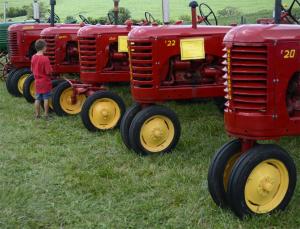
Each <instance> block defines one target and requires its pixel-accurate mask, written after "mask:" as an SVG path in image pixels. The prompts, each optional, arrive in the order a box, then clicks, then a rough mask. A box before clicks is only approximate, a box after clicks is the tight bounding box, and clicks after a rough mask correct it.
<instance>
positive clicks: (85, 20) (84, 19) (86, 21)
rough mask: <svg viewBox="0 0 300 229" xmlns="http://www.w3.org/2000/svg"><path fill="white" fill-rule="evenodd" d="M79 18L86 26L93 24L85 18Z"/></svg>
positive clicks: (81, 16)
mask: <svg viewBox="0 0 300 229" xmlns="http://www.w3.org/2000/svg"><path fill="white" fill-rule="evenodd" d="M79 17H80V19H81V20H82V22H84V23H85V24H91V22H90V21H89V20H88V19H87V18H86V17H85V16H83V15H81V14H79Z"/></svg>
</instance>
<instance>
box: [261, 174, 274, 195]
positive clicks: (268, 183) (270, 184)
mask: <svg viewBox="0 0 300 229" xmlns="http://www.w3.org/2000/svg"><path fill="white" fill-rule="evenodd" d="M274 187H275V181H274V179H272V178H271V177H270V176H266V177H265V178H263V179H262V180H261V181H260V184H259V186H258V192H259V194H260V195H262V196H267V195H268V194H269V193H270V192H272V191H273V190H274Z"/></svg>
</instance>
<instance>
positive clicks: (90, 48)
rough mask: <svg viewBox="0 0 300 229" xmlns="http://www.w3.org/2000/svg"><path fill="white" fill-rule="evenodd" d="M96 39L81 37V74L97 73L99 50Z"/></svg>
mask: <svg viewBox="0 0 300 229" xmlns="http://www.w3.org/2000/svg"><path fill="white" fill-rule="evenodd" d="M96 48H97V46H96V38H94V37H80V38H79V50H80V68H81V72H96V66H97V55H96V53H97V50H96Z"/></svg>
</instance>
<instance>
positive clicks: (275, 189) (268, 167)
mask: <svg viewBox="0 0 300 229" xmlns="http://www.w3.org/2000/svg"><path fill="white" fill-rule="evenodd" d="M288 186H289V174H288V171H287V168H286V167H285V165H284V164H283V163H282V162H281V161H279V160H275V159H270V160H266V161H263V162H261V163H260V164H258V165H257V166H256V167H255V168H254V169H253V171H252V172H251V174H250V175H249V177H248V179H247V182H246V186H245V200H246V204H247V206H248V207H249V208H250V209H251V211H253V212H254V213H257V214H263V213H268V212H270V211H272V210H274V209H275V208H276V207H278V205H279V204H280V203H281V202H282V200H283V199H284V197H285V195H286V192H287V190H288Z"/></svg>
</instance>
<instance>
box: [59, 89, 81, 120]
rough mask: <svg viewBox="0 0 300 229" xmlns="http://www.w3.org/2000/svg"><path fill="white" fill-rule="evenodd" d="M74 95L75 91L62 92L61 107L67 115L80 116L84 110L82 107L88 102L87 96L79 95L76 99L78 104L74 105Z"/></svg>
mask: <svg viewBox="0 0 300 229" xmlns="http://www.w3.org/2000/svg"><path fill="white" fill-rule="evenodd" d="M72 95H73V89H72V88H71V87H70V88H67V89H66V90H64V91H63V92H62V94H61V95H60V106H61V108H62V110H63V111H64V112H66V113H67V114H71V115H75V114H79V113H80V111H81V108H82V105H83V104H84V102H85V100H86V96H85V95H78V96H77V98H76V103H75V104H73V103H72Z"/></svg>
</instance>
